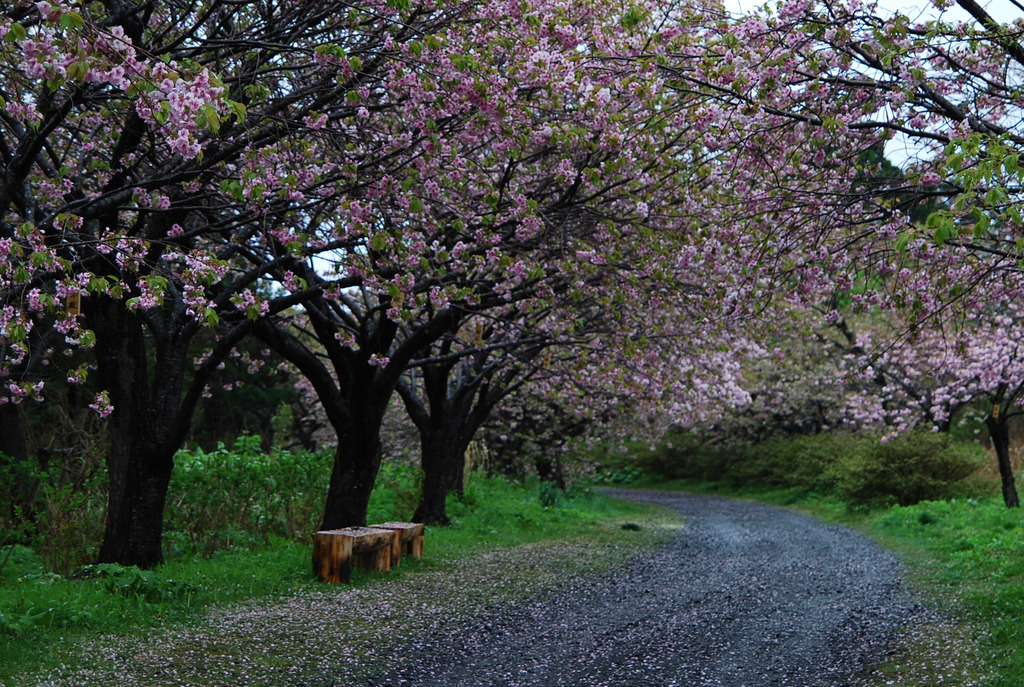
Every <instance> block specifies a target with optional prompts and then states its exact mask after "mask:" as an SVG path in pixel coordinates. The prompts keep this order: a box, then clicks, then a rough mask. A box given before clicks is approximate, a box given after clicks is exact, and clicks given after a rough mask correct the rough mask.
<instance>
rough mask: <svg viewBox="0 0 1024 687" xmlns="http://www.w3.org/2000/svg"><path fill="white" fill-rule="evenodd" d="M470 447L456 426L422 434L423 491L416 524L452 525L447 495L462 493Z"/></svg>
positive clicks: (416, 514)
mask: <svg viewBox="0 0 1024 687" xmlns="http://www.w3.org/2000/svg"><path fill="white" fill-rule="evenodd" d="M468 445H469V441H468V440H466V439H465V438H464V437H463V436H462V432H460V428H459V427H457V426H451V425H448V426H442V427H440V428H432V429H429V430H426V431H422V430H421V432H420V450H421V452H422V460H423V491H422V492H421V494H420V503H419V506H417V508H416V513H415V515H413V520H415V521H416V522H425V523H436V524H440V525H446V524H448V522H450V520H449V518H448V508H447V500H448V494H450V493H451V492H453V491H458V492H461V491H462V481H463V478H464V474H463V473H464V471H465V467H466V448H467V447H468Z"/></svg>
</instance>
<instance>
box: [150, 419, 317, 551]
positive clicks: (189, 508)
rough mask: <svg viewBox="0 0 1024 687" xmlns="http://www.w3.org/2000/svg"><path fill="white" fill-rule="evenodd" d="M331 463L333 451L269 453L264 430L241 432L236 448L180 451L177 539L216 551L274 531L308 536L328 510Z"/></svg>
mask: <svg viewBox="0 0 1024 687" xmlns="http://www.w3.org/2000/svg"><path fill="white" fill-rule="evenodd" d="M330 470H331V456H329V455H327V454H323V453H309V452H305V451H298V452H291V451H284V450H274V451H272V452H270V453H264V452H263V451H261V450H260V438H259V437H257V436H242V437H239V438H238V439H236V441H235V443H234V444H233V445H232V447H231V448H230V449H228V448H226V447H225V446H223V445H220V446H219V447H218V448H217V450H215V451H211V452H209V453H205V452H203V451H202V450H201V449H196V450H194V451H179V452H178V454H177V455H176V456H175V469H174V474H173V475H172V477H171V483H170V486H169V488H168V498H167V512H166V522H167V526H166V529H167V530H168V533H169V540H170V542H171V543H172V545H177V546H178V547H179V548H184V549H187V548H189V547H190V546H191V547H192V548H194V549H195V550H198V551H199V552H202V553H211V552H212V551H214V550H217V549H219V548H224V547H228V546H231V545H233V544H239V543H241V544H246V545H250V544H252V543H254V541H261V542H265V541H267V540H268V538H269V537H271V536H277V537H282V538H285V539H302V538H305V537H308V536H309V535H310V533H311V532H313V531H315V528H316V524H317V522H318V519H319V517H320V516H321V515H322V510H323V499H324V495H325V493H326V491H327V484H328V480H329V478H330ZM182 535H184V536H182Z"/></svg>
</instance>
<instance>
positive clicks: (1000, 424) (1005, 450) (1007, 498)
mask: <svg viewBox="0 0 1024 687" xmlns="http://www.w3.org/2000/svg"><path fill="white" fill-rule="evenodd" d="M998 407H999V406H998V405H997V406H996V408H997V410H996V411H995V412H996V413H998V412H999V411H998ZM985 425H986V426H987V427H988V433H989V437H991V439H992V448H993V449H995V452H996V462H997V463H998V464H999V477H1000V479H1001V480H1002V485H1003V502H1004V503H1005V504H1006V507H1007V508H1020V498H1019V497H1018V496H1017V485H1016V483H1015V481H1014V478H1013V466H1012V465H1011V464H1010V427H1009V423H1008V422H1007V418H1006V417H993V416H992V415H990V416H989V417H988V418H986V419H985Z"/></svg>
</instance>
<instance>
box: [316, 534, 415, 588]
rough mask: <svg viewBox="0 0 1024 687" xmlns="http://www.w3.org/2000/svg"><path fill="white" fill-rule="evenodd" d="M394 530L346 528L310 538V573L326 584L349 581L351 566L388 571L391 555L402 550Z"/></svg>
mask: <svg viewBox="0 0 1024 687" xmlns="http://www.w3.org/2000/svg"><path fill="white" fill-rule="evenodd" d="M399 539H400V537H399V534H398V531H397V530H393V529H381V528H373V527H345V528H343V529H340V530H322V531H320V532H317V533H316V534H314V535H313V572H315V573H316V574H317V575H318V576H319V577H320V579H321V580H324V581H325V582H335V583H338V582H348V581H349V580H350V579H352V565H353V563H354V564H355V565H357V566H358V567H359V568H360V569H361V570H376V571H379V572H387V571H389V570H391V554H392V551H393V550H394V548H395V546H399V547H401V543H400V542H399Z"/></svg>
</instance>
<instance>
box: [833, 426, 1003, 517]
mask: <svg viewBox="0 0 1024 687" xmlns="http://www.w3.org/2000/svg"><path fill="white" fill-rule="evenodd" d="M852 448H853V449H854V450H847V451H845V452H843V453H842V454H841V455H840V458H839V460H838V461H837V464H836V466H835V469H834V474H833V476H834V479H835V481H836V485H837V491H838V493H839V495H840V496H841V497H842V498H843V500H844V501H846V502H847V503H848V504H850V505H854V506H857V505H885V504H889V503H893V502H894V503H898V504H899V505H901V506H908V505H911V504H915V503H918V502H919V501H927V500H935V499H941V498H945V497H948V496H950V495H952V494H953V493H955V489H956V486H955V485H956V483H957V482H959V481H960V480H963V479H964V478H966V477H968V476H969V475H971V474H972V473H974V472H975V471H977V470H978V469H980V468H981V467H982V466H983V465H984V464H985V462H986V457H985V453H984V451H983V450H982V449H981V448H980V447H979V446H977V445H975V444H965V443H958V442H956V441H955V440H954V439H953V438H952V437H950V436H949V435H948V434H938V433H931V432H914V433H912V434H909V435H907V436H903V437H898V438H896V439H893V440H892V441H889V442H882V441H880V440H871V441H862V442H858V443H857V444H856V445H855V446H854V447H852Z"/></svg>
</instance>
